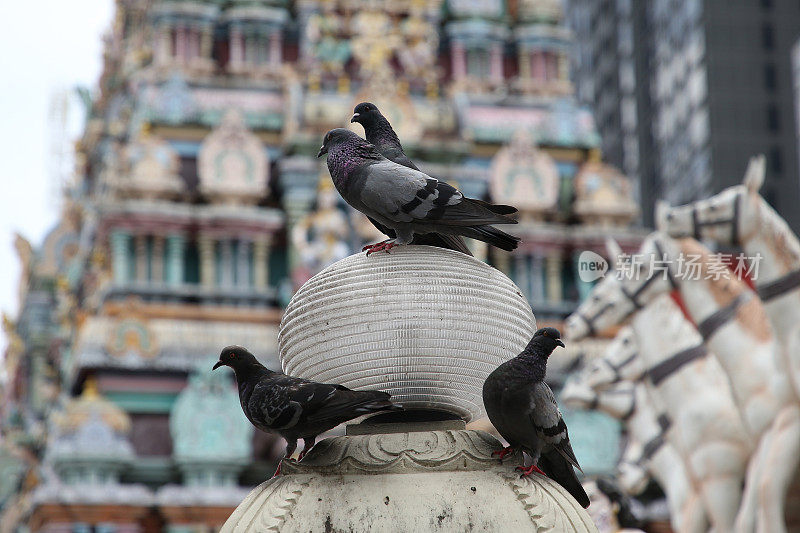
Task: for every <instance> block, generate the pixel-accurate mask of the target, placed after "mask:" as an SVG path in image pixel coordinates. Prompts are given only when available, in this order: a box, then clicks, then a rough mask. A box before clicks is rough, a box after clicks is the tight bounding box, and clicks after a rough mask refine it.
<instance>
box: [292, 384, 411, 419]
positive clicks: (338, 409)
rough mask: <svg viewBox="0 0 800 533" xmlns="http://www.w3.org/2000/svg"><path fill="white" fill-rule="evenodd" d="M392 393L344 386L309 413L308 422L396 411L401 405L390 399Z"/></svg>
mask: <svg viewBox="0 0 800 533" xmlns="http://www.w3.org/2000/svg"><path fill="white" fill-rule="evenodd" d="M390 398H391V395H390V394H389V393H388V392H382V391H353V390H349V389H346V388H344V387H342V389H339V390H338V391H337V392H336V394H335V395H334V396H333V397H331V398H329V399H328V400H327V401H326V402H325V404H324V405H323V406H322V407H321V408H320V409H319V410H318V411H316V412H314V413H309V415H308V419H307V420H308V422H315V423H316V422H322V421H330V420H339V421H341V422H345V421H347V420H350V419H353V418H356V417H358V416H361V415H364V414H367V413H374V412H376V411H394V410H400V409H401V407H400V406H398V405H395V404H393V403H392V401H391V400H390Z"/></svg>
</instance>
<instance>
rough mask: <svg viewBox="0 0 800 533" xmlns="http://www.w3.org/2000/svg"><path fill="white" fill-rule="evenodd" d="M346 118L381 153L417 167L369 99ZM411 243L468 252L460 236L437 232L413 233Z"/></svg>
mask: <svg viewBox="0 0 800 533" xmlns="http://www.w3.org/2000/svg"><path fill="white" fill-rule="evenodd" d="M350 122H358V123H359V124H361V125H362V126H364V135H365V136H366V137H367V142H369V143H370V144H372V145H374V146H375V148H377V149H378V151H379V152H380V153H381V155H382V156H383V157H385V158H386V159H388V160H389V161H394V162H395V163H397V164H399V165H403V166H404V167H408V168H411V169H414V170H419V168H417V165H415V164H414V162H413V161H412V160H411V159H410V158H409V157H408V156H407V155H406V153H405V152H404V151H403V145H402V144H400V138H399V137H398V136H397V134H396V133H395V132H394V129H392V125H391V124H390V123H389V120H388V119H387V118H386V117H384V116H383V115H382V114H381V112H380V111H379V110H378V106H376V105H375V104H372V103H370V102H361V103H360V104H358V105H357V106H356V107H355V109H353V116H352V118H350ZM369 220H370V222H372V224H373V225H374V226H375V227H376V228H378V230H380V231H381V232H383V233H385V234H386V235H388V236H389V237H390V238H392V239H394V238H395V237H397V234H396V233H395V231H394V230H393V229H391V228H387V227H386V226H384V225H383V224H381V223H379V222H378V221H376V220H374V219H372V218H370V219H369ZM411 244H425V245H428V246H438V247H440V248H447V249H449V250H457V251H459V252H462V253H465V254H467V255H472V252H470V251H469V248H467V245H466V244H464V240H463V239H462V238H461V237H459V236H458V235H442V234H439V233H428V234H425V235H414V240H413V241H411ZM368 248H369V247H365V249H368Z"/></svg>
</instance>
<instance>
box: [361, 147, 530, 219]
mask: <svg viewBox="0 0 800 533" xmlns="http://www.w3.org/2000/svg"><path fill="white" fill-rule="evenodd" d="M364 172H365V173H366V179H365V180H364V184H363V187H362V188H361V191H360V193H359V194H360V198H359V199H360V201H361V203H362V204H363V205H364V206H365V207H366V208H367V209H369V210H371V211H373V212H374V213H378V214H380V215H381V216H382V217H385V218H387V219H389V220H393V221H395V222H400V223H414V222H417V223H419V222H431V223H435V224H440V225H452V226H473V225H482V224H501V223H515V221H514V220H513V219H511V218H508V217H506V216H505V215H502V214H498V213H494V212H492V211H491V209H489V208H487V207H486V204H485V203H483V202H473V201H472V200H469V199H468V198H464V195H462V194H461V192H460V191H459V190H458V189H456V188H455V187H453V186H451V185H448V184H447V183H444V182H440V181H439V180H437V179H436V178H432V177H430V176H428V175H427V174H425V173H423V172H419V171H417V170H414V169H411V168H407V167H404V166H402V165H398V164H397V163H394V162H392V161H389V160H383V161H379V162H377V163H373V164H371V165H369V166H368V167H367V168H366V169H365V170H364Z"/></svg>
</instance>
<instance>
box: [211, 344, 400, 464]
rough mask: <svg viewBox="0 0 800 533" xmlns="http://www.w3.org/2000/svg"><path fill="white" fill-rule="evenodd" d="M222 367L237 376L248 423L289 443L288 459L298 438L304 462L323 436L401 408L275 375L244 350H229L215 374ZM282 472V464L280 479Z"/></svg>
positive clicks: (368, 395)
mask: <svg viewBox="0 0 800 533" xmlns="http://www.w3.org/2000/svg"><path fill="white" fill-rule="evenodd" d="M221 366H229V367H231V368H232V369H233V372H234V373H235V374H236V383H237V385H238V387H239V402H240V403H241V404H242V410H243V411H244V414H245V416H246V417H247V419H248V420H249V421H250V422H251V423H252V424H253V425H254V426H255V427H257V428H258V429H260V430H261V431H266V432H267V433H277V434H278V435H280V436H281V437H283V438H284V439H286V453H285V455H284V456H283V459H286V458H289V457H291V456H292V454H293V453H294V450H295V448H297V439H303V451H302V452H301V453H300V459H302V458H303V456H304V455H305V454H306V453H307V452H308V450H310V449H311V447H312V446H314V442H315V440H316V438H317V435H319V434H320V433H323V432H325V431H328V430H329V429H333V428H334V427H336V426H338V425H339V424H341V423H343V422H347V421H348V420H352V419H353V418H357V417H359V416H361V415H365V414H367V413H374V412H376V411H388V410H399V409H401V408H400V407H399V406H397V405H395V404H393V403H392V402H391V400H389V398H390V395H389V393H388V392H381V391H354V390H350V389H348V388H347V387H343V386H342V385H328V384H325V383H315V382H313V381H308V380H306V379H300V378H293V377H291V376H287V375H285V374H281V373H279V372H273V371H272V370H270V369H268V368H267V367H265V366H264V365H262V364H261V363H259V362H258V360H257V359H256V358H255V356H254V355H253V354H251V353H250V352H248V351H247V350H246V349H245V348H242V347H241V346H228V347H226V348H224V349H223V350H222V353H220V354H219V361H217V363H216V364H215V365H214V370H216V369H217V368H219V367H221ZM283 459H281V463H283ZM280 470H281V466H280V464H279V465H278V470H277V471H276V472H275V475H278V474H280Z"/></svg>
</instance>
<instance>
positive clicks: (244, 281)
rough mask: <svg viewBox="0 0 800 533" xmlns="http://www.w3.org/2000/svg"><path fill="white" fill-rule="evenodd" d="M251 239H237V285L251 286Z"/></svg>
mask: <svg viewBox="0 0 800 533" xmlns="http://www.w3.org/2000/svg"><path fill="white" fill-rule="evenodd" d="M250 245H251V243H250V241H248V240H246V239H238V240H237V241H236V256H237V257H236V286H237V287H249V286H250V268H251V265H250Z"/></svg>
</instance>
